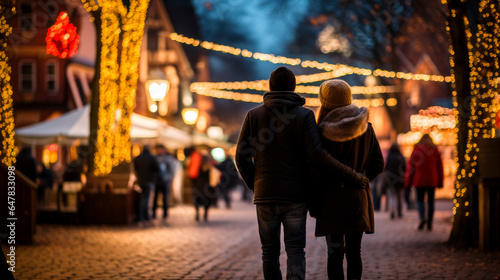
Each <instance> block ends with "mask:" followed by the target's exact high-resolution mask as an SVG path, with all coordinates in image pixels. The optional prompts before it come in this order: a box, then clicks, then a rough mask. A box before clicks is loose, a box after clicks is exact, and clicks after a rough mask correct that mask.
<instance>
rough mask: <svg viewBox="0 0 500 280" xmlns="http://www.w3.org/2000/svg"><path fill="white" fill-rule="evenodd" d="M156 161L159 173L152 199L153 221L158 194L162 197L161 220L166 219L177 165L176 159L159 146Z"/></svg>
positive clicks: (163, 147) (157, 146)
mask: <svg viewBox="0 0 500 280" xmlns="http://www.w3.org/2000/svg"><path fill="white" fill-rule="evenodd" d="M156 160H157V161H158V166H159V172H158V176H157V178H156V186H155V195H154V198H153V219H155V218H156V209H157V206H158V197H159V196H160V193H161V196H162V206H163V219H166V218H167V217H168V205H169V194H170V187H171V186H172V180H173V179H174V173H175V168H176V166H177V164H176V159H175V158H174V157H173V156H172V155H171V154H170V153H169V152H168V151H167V149H166V148H165V146H163V145H161V144H158V145H156Z"/></svg>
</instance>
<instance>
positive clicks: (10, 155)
mask: <svg viewBox="0 0 500 280" xmlns="http://www.w3.org/2000/svg"><path fill="white" fill-rule="evenodd" d="M5 9H6V7H2V6H0V12H1V13H0V14H1V16H0V38H7V36H9V35H10V34H11V33H12V27H11V26H10V25H9V24H8V22H7V19H6V18H5V12H7V11H5ZM10 12H12V13H15V12H16V10H15V8H12V10H11V11H10ZM11 71H12V69H11V67H10V65H9V59H8V57H7V42H6V40H0V87H1V91H2V92H1V97H2V102H1V104H0V133H1V137H0V139H1V140H2V143H0V147H1V148H2V149H0V158H1V160H2V163H3V164H5V165H7V166H11V165H13V164H14V163H15V162H16V158H15V156H14V148H15V145H14V110H13V100H12V85H11V84H10V74H11Z"/></svg>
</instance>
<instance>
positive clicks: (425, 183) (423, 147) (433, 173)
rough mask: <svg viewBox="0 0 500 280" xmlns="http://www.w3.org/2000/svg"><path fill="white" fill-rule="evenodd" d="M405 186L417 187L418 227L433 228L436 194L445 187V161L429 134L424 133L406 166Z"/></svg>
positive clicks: (420, 228)
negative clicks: (425, 202)
mask: <svg viewBox="0 0 500 280" xmlns="http://www.w3.org/2000/svg"><path fill="white" fill-rule="evenodd" d="M405 187H406V188H410V187H415V189H416V191H417V208H418V214H419V217H420V223H419V224H418V229H419V230H422V229H423V228H424V226H425V224H427V229H428V230H432V218H433V217H434V195H435V190H436V187H437V188H442V187H443V162H442V160H441V154H440V153H439V150H438V148H437V147H436V145H435V144H434V142H433V141H432V138H431V137H430V136H429V134H424V135H423V136H422V138H420V141H419V142H418V143H417V145H416V146H415V149H414V150H413V152H412V154H411V157H410V160H409V161H408V164H407V166H406V177H405ZM426 194H427V204H428V209H427V211H428V212H427V219H425V205H424V199H425V195H426Z"/></svg>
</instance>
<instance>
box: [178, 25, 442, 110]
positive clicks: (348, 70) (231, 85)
mask: <svg viewBox="0 0 500 280" xmlns="http://www.w3.org/2000/svg"><path fill="white" fill-rule="evenodd" d="M169 38H170V39H171V40H173V41H176V42H179V43H182V44H186V45H191V46H194V47H201V48H204V49H207V50H211V51H216V52H222V53H226V54H231V55H234V56H242V57H246V58H252V59H256V60H260V61H267V62H271V63H274V64H286V65H291V66H301V67H304V68H315V69H319V70H323V71H326V72H322V73H316V74H309V75H298V76H297V77H296V80H297V84H298V86H297V88H296V90H295V91H296V92H297V93H303V94H315V95H317V93H318V92H319V87H317V86H304V85H301V84H307V83H313V82H319V81H325V80H328V79H334V78H338V77H342V76H345V75H352V74H356V75H364V76H375V77H387V78H398V79H406V80H422V81H436V82H450V81H451V78H450V77H445V76H441V75H428V74H413V73H406V72H396V71H387V70H382V69H376V70H373V71H372V70H371V69H367V68H359V67H354V66H350V65H345V64H331V63H326V62H322V63H321V62H317V61H311V60H304V61H302V60H301V59H299V58H288V57H284V56H275V55H273V54H266V53H259V52H251V51H249V50H246V49H240V48H235V47H231V46H226V45H220V44H216V43H213V42H209V41H200V40H196V39H194V38H190V37H187V36H184V35H181V34H177V33H171V34H170V35H169ZM190 89H191V91H193V92H195V93H196V94H199V95H204V96H210V97H215V98H223V99H231V100H236V101H245V102H255V103H259V102H262V96H261V95H259V94H250V93H241V92H234V91H232V90H246V89H250V90H256V91H262V92H264V91H267V90H268V89H269V83H268V81H267V80H257V81H240V82H219V83H212V82H204V83H193V84H192V85H191V87H190ZM352 90H353V94H360V95H375V94H383V93H396V92H400V89H399V88H397V87H394V86H377V87H352ZM355 100H356V101H355V103H357V104H364V105H369V106H371V107H376V106H382V105H384V104H386V105H387V106H395V105H396V104H397V99H396V98H388V99H387V100H385V99H381V98H374V99H362V100H360V99H355ZM306 105H307V106H319V105H320V103H319V101H318V100H317V98H316V100H315V99H314V98H306Z"/></svg>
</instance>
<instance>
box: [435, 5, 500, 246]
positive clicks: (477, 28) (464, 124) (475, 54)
mask: <svg viewBox="0 0 500 280" xmlns="http://www.w3.org/2000/svg"><path fill="white" fill-rule="evenodd" d="M443 3H444V4H446V5H447V7H448V11H449V14H448V31H449V33H450V38H451V48H450V54H451V57H450V64H451V66H452V68H453V72H452V81H453V86H454V88H453V97H454V101H453V103H454V107H455V108H456V109H457V110H456V112H457V116H456V118H457V128H456V132H457V154H456V161H457V177H456V182H455V199H454V201H453V202H454V208H453V214H454V219H453V228H452V231H451V234H450V238H449V242H450V244H452V245H454V246H455V247H470V246H475V245H477V242H478V211H477V209H478V197H477V191H478V182H479V170H478V169H477V157H478V152H479V147H478V141H480V139H483V138H491V137H494V134H495V130H494V126H495V115H496V111H497V108H498V104H496V103H495V96H496V94H497V92H498V85H497V84H496V79H497V78H498V70H499V61H498V55H499V50H498V43H499V39H500V30H499V20H500V18H499V14H498V11H499V9H500V6H499V2H498V1H480V2H479V7H477V6H475V5H477V3H475V1H463V0H449V1H443ZM476 16H477V17H476Z"/></svg>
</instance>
